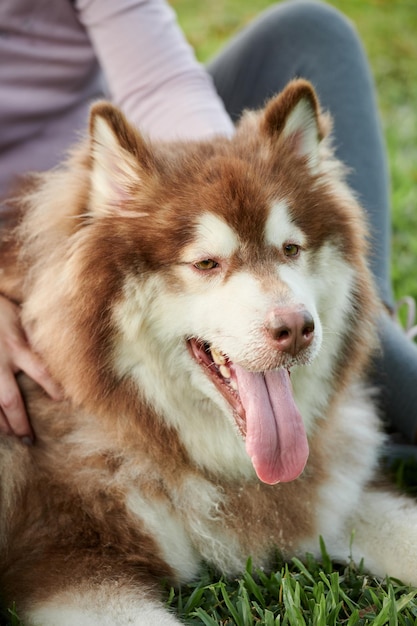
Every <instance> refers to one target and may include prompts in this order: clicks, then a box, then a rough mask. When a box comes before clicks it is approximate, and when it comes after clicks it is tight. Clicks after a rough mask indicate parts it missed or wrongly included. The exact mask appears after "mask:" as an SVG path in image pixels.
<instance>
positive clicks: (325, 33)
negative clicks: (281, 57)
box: [260, 0, 361, 54]
mask: <svg viewBox="0 0 417 626" xmlns="http://www.w3.org/2000/svg"><path fill="white" fill-rule="evenodd" d="M260 19H261V21H264V24H265V26H266V28H267V30H269V32H270V33H271V34H272V33H275V35H276V36H279V39H278V41H280V40H281V38H282V37H284V38H285V39H286V40H287V41H288V40H290V41H291V43H292V44H293V45H298V46H299V53H302V51H303V49H304V50H305V51H308V49H310V50H311V44H313V47H312V48H313V53H314V54H319V53H320V51H321V52H322V53H325V54H326V53H329V52H331V51H333V50H335V48H337V49H339V50H340V48H341V47H342V48H345V49H347V50H350V49H352V48H353V49H354V48H361V42H360V38H359V36H358V34H357V31H356V28H355V26H354V24H353V23H352V22H351V21H350V20H349V19H348V18H347V17H346V16H345V15H344V14H343V13H341V12H340V11H339V10H338V9H336V8H335V7H333V6H330V5H328V4H325V3H324V2H318V1H315V0H290V1H286V2H282V3H280V4H277V5H274V6H272V7H271V8H270V9H268V10H267V11H265V13H264V14H263V15H262V16H261V18H260Z"/></svg>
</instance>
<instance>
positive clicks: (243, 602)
mask: <svg viewBox="0 0 417 626" xmlns="http://www.w3.org/2000/svg"><path fill="white" fill-rule="evenodd" d="M239 591H240V594H239V598H238V600H237V602H236V605H237V608H238V609H239V611H240V615H241V623H242V625H244V626H253V623H254V620H253V611H252V603H251V601H250V598H249V594H248V591H247V589H246V587H245V585H244V582H243V581H242V582H241V584H240V586H239Z"/></svg>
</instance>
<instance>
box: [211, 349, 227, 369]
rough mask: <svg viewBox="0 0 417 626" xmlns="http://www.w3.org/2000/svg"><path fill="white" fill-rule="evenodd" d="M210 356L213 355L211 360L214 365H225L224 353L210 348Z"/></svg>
mask: <svg viewBox="0 0 417 626" xmlns="http://www.w3.org/2000/svg"><path fill="white" fill-rule="evenodd" d="M211 356H212V357H213V361H214V362H215V364H216V365H225V363H226V357H225V356H224V354H222V353H221V352H219V351H218V350H216V348H212V349H211Z"/></svg>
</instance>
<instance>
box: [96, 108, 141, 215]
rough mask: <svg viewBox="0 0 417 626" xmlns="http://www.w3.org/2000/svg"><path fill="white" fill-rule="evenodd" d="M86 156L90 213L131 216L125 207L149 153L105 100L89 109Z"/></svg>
mask: <svg viewBox="0 0 417 626" xmlns="http://www.w3.org/2000/svg"><path fill="white" fill-rule="evenodd" d="M90 158H91V192H90V206H89V213H90V215H93V216H97V217H99V216H101V217H103V216H109V215H124V216H126V215H128V214H132V216H133V215H134V211H132V210H130V211H128V210H127V207H128V206H131V204H130V203H129V201H130V200H132V198H133V196H134V193H135V191H137V190H138V189H139V188H140V186H141V179H142V177H143V176H144V175H145V173H146V170H147V168H148V167H149V162H150V153H149V150H148V148H147V146H146V145H145V142H144V140H143V138H142V137H141V135H140V134H139V132H138V131H136V130H134V129H133V128H132V126H131V125H130V124H129V123H128V122H127V120H126V118H125V117H124V115H123V114H122V113H121V112H120V111H119V110H118V109H117V108H116V107H114V106H113V105H112V104H110V103H108V102H99V103H97V104H95V105H93V107H92V109H91V113H90Z"/></svg>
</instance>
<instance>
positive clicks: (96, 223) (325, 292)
mask: <svg viewBox="0 0 417 626" xmlns="http://www.w3.org/2000/svg"><path fill="white" fill-rule="evenodd" d="M328 127H329V121H328V120H327V118H326V117H325V116H324V115H322V114H321V113H320V111H319V105H318V102H317V99H316V96H315V94H314V92H313V90H312V88H311V86H310V85H309V84H308V83H306V82H304V81H295V82H293V83H291V84H290V85H289V86H288V87H287V89H286V90H285V91H284V92H283V93H282V94H280V95H278V96H277V97H276V98H274V99H272V100H271V101H270V102H269V103H268V104H267V105H266V108H265V109H264V110H262V111H260V112H256V113H254V112H251V113H247V114H246V115H245V116H244V117H243V119H242V121H241V123H240V124H239V126H238V129H237V132H236V134H235V136H234V137H233V138H232V139H224V138H216V139H214V140H212V141H207V142H195V143H186V144H183V143H178V144H167V145H164V144H158V145H152V144H151V143H150V142H148V141H146V140H145V139H144V138H143V137H142V136H141V135H140V134H139V133H138V132H137V131H136V130H134V129H133V128H132V127H131V126H130V125H129V124H128V123H127V121H126V120H125V119H124V117H123V116H122V115H121V113H120V112H118V111H117V110H116V109H115V108H114V107H112V106H111V105H110V104H106V103H101V104H98V105H96V106H95V107H94V108H93V110H92V113H91V124H90V135H89V138H88V140H86V142H85V143H84V144H83V145H81V146H79V147H78V148H77V149H76V151H75V152H74V154H73V155H72V156H71V158H70V159H69V161H68V162H67V163H66V164H64V166H62V167H61V168H60V169H57V170H56V171H53V172H50V173H47V174H45V175H42V176H40V177H39V178H38V179H37V180H35V184H34V189H33V190H32V191H31V192H29V193H27V194H26V196H25V197H24V199H23V208H24V213H25V217H24V219H23V221H22V224H21V226H20V227H19V229H18V231H17V232H16V233H15V240H14V242H15V245H16V246H17V247H19V248H21V250H22V254H21V255H20V257H19V259H18V261H17V262H16V263H14V261H13V259H14V258H15V256H14V255H13V254H11V253H10V242H9V244H8V246H6V247H5V248H4V251H3V256H2V259H1V261H2V266H3V267H4V268H5V271H4V272H3V274H2V275H0V278H1V280H0V291H3V292H4V293H6V294H7V295H8V296H9V297H12V298H14V299H15V300H18V301H22V316H23V322H24V325H25V328H26V330H27V332H28V334H29V336H30V339H31V341H32V343H33V346H34V347H35V349H36V350H37V351H38V352H39V354H41V355H42V357H43V359H44V361H45V362H46V364H47V365H48V367H49V369H50V371H51V372H52V373H53V375H54V376H55V378H56V380H57V381H58V382H59V383H60V384H61V385H62V387H63V389H64V391H65V394H66V400H65V401H63V402H55V401H52V400H51V399H49V398H48V397H46V396H45V394H44V393H43V392H42V391H41V390H40V389H38V388H36V387H35V385H34V384H33V383H31V382H30V381H28V380H26V379H24V378H22V386H23V388H24V393H25V397H26V402H27V406H28V409H29V412H30V415H31V418H32V422H33V426H34V430H35V432H36V434H37V441H36V445H34V446H33V447H31V448H27V447H24V446H22V445H21V444H20V443H19V442H17V441H15V440H14V439H13V438H10V437H3V438H1V441H0V477H1V481H2V482H1V491H0V497H1V501H0V524H1V535H0V540H1V542H0V570H1V572H0V589H1V591H2V592H3V594H4V596H5V600H6V601H7V602H9V603H10V602H12V601H16V603H17V608H18V611H19V612H20V613H21V615H22V616H23V617H24V619H25V621H26V624H27V625H28V626H29V625H32V626H34V625H39V626H58V625H59V626H64V625H68V626H69V625H71V626H72V625H73V624H79V625H81V626H87V625H96V626H98V625H100V626H103V625H107V624H108V625H114V626H115V625H116V624H117V625H120V624H127V623H129V624H136V625H138V626H139V625H143V626H144V625H149V624H155V625H159V626H163V625H165V624H166V625H168V624H175V623H177V620H176V619H175V617H174V616H172V615H170V614H169V613H168V612H166V611H165V610H164V609H163V607H162V605H160V604H159V601H158V585H159V582H160V580H161V579H163V578H168V579H170V580H172V581H173V582H174V583H175V582H180V581H187V580H190V579H192V578H194V577H196V576H198V571H199V565H200V563H201V561H202V560H203V559H205V560H207V561H209V562H210V563H212V564H214V565H215V566H216V567H218V568H219V569H220V570H222V571H224V572H226V573H234V572H237V571H239V570H240V569H241V568H242V567H244V564H245V562H246V559H247V557H249V556H252V557H253V559H254V562H255V563H256V564H258V565H261V564H262V565H264V566H268V562H269V559H270V557H271V555H272V554H274V552H275V549H276V547H278V548H279V549H280V550H281V552H282V553H283V555H284V556H287V557H290V556H292V555H294V554H298V555H299V556H301V557H302V556H303V555H304V554H305V551H307V550H308V551H310V552H313V553H316V552H317V550H318V537H319V535H323V536H324V539H325V541H326V544H327V547H328V550H329V551H330V552H331V554H332V555H333V556H334V557H337V558H341V559H344V558H347V557H348V555H349V553H350V550H351V548H350V542H351V535H352V532H353V531H354V532H355V534H354V542H353V548H352V550H353V556H354V557H356V558H361V557H364V558H365V563H366V565H367V566H368V567H369V569H370V570H372V571H373V573H375V574H378V575H381V576H383V575H385V574H386V573H388V574H390V575H392V576H396V577H399V578H401V579H403V580H404V581H405V582H407V583H412V584H417V574H416V571H417V569H416V567H415V565H416V562H417V508H416V507H415V505H414V504H413V503H411V502H409V501H407V500H406V499H403V498H401V497H400V496H395V495H391V494H390V493H388V492H386V491H382V490H379V489H377V488H374V487H372V486H371V482H372V480H373V479H374V477H375V472H376V467H377V449H378V446H379V444H380V443H381V437H382V436H381V435H380V433H379V426H378V419H377V417H376V413H375V409H374V407H373V402H372V399H371V397H370V393H369V391H368V390H367V388H366V385H365V383H364V380H365V377H364V371H365V368H366V366H367V363H368V360H369V356H370V353H371V351H372V350H373V348H374V346H375V337H374V323H375V319H376V317H377V315H378V306H379V305H378V303H377V300H376V297H375V295H374V290H373V286H372V281H371V278H370V275H369V272H368V269H367V266H366V262H365V257H366V233H365V228H364V224H363V217H362V212H361V209H360V207H359V206H358V204H357V202H356V200H355V199H354V197H353V195H352V194H351V192H350V191H349V190H348V188H347V187H346V185H345V183H344V180H343V169H342V167H341V166H340V164H339V163H338V162H337V161H336V160H335V159H334V157H333V156H332V152H331V149H330V146H329V140H328V137H327V135H328ZM214 358H217V359H218V360H219V361H220V362H219V365H220V366H222V367H223V368H224V367H225V368H226V369H223V370H221V371H222V372H223V374H225V378H226V379H230V380H231V384H232V385H233V386H234V387H238V390H237V391H236V390H234V389H233V388H231V386H230V383H229V382H228V380H225V379H224V378H222V377H221V376H220V374H219V369H221V368H219V367H217V366H216V365H215V363H214V362H213V360H212V359H214ZM287 370H289V371H290V372H291V383H290V382H289V376H288V374H287ZM291 386H292V388H293V395H294V399H293V398H292V393H291ZM258 395H259V397H258ZM300 414H301V417H300ZM288 417H290V419H288ZM308 450H309V452H308ZM307 456H308V460H307ZM304 465H305V467H304Z"/></svg>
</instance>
